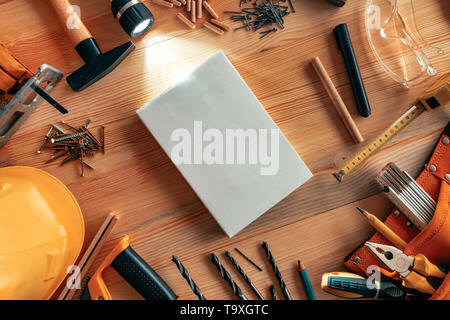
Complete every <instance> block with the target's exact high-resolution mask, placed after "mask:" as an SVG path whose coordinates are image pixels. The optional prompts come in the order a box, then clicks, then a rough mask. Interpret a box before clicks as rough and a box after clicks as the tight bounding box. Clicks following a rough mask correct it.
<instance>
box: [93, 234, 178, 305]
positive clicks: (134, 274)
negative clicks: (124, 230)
mask: <svg viewBox="0 0 450 320" xmlns="http://www.w3.org/2000/svg"><path fill="white" fill-rule="evenodd" d="M129 241H130V237H129V236H128V235H126V236H124V237H123V238H122V239H121V240H120V242H119V243H118V244H117V245H116V246H115V247H114V249H113V250H112V251H111V252H110V253H109V254H108V256H107V257H106V258H105V260H104V261H103V262H102V264H101V265H100V267H99V268H98V269H97V271H96V272H95V273H94V275H93V276H92V278H91V279H90V280H89V282H88V288H89V293H90V296H91V299H92V300H112V298H111V294H110V293H109V291H108V288H107V287H106V284H105V281H104V280H103V276H102V273H103V271H104V270H105V269H106V268H107V267H109V266H111V267H113V268H114V269H115V270H116V271H117V272H118V273H119V274H120V275H121V276H122V277H123V278H124V279H125V280H126V281H127V282H128V283H129V284H130V285H131V286H132V287H133V288H134V289H135V290H136V291H137V292H139V293H140V294H141V295H142V296H143V297H144V298H145V299H147V300H176V299H177V296H176V295H175V293H174V292H173V291H172V289H171V288H170V287H169V286H168V285H167V283H166V282H164V280H163V279H162V278H161V277H160V276H159V275H158V274H157V273H156V272H155V271H154V270H153V269H152V267H150V266H149V265H148V264H147V263H146V262H145V261H144V260H143V259H142V258H141V257H140V256H139V255H138V254H137V253H136V252H135V251H134V250H133V248H131V247H130V243H129Z"/></svg>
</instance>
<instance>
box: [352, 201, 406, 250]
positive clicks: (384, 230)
mask: <svg viewBox="0 0 450 320" xmlns="http://www.w3.org/2000/svg"><path fill="white" fill-rule="evenodd" d="M356 209H358V211H359V212H361V214H362V215H363V216H364V217H365V218H366V220H367V222H369V223H370V225H371V226H372V227H374V228H375V229H376V230H377V231H378V232H379V233H381V234H382V235H383V236H384V237H385V238H386V239H388V240H389V241H390V242H392V244H393V245H395V246H396V247H397V248H399V249H401V250H404V249H405V248H406V242H405V241H404V240H403V239H402V238H400V237H399V236H398V235H396V234H395V233H394V231H392V230H391V229H390V228H389V227H388V226H386V225H385V224H384V223H383V222H382V221H381V220H380V219H378V218H377V217H375V216H374V215H373V214H370V213H369V212H367V211H365V210H363V209H361V208H360V207H356Z"/></svg>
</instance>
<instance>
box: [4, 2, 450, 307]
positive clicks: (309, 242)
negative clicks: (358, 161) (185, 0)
mask: <svg viewBox="0 0 450 320" xmlns="http://www.w3.org/2000/svg"><path fill="white" fill-rule="evenodd" d="M144 2H145V3H146V4H148V5H149V7H150V8H151V10H152V12H153V13H154V15H155V18H156V23H155V25H154V27H153V29H152V31H151V32H150V33H149V34H148V35H146V36H145V37H143V38H141V39H139V40H137V41H136V46H137V49H136V50H135V51H134V52H133V53H132V55H131V56H130V57H128V58H127V59H126V60H125V61H124V62H123V63H122V64H121V65H120V66H119V67H118V68H117V69H116V70H115V71H114V72H113V73H112V74H110V75H109V76H107V77H106V78H104V79H103V80H101V81H100V82H98V83H96V84H94V85H93V86H91V87H90V88H88V89H86V90H84V91H83V92H81V93H74V92H73V91H72V90H71V89H70V88H69V87H68V85H67V84H66V83H65V82H62V83H61V84H59V85H58V86H57V88H56V89H55V90H54V91H53V96H54V98H55V99H57V100H58V101H59V102H61V103H62V104H63V105H64V106H66V108H68V109H69V110H70V113H69V115H68V116H66V117H64V118H62V116H61V115H60V114H58V113H57V112H56V111H55V110H54V109H53V108H50V107H48V106H46V105H44V104H41V106H40V107H39V108H38V109H37V110H36V111H35V112H34V114H33V115H32V116H31V118H30V119H29V120H28V121H27V122H26V124H25V125H23V126H22V128H21V129H20V130H19V132H18V133H17V134H16V135H15V136H14V137H13V138H12V139H11V140H10V141H9V142H8V143H7V144H6V146H5V147H3V148H2V149H1V150H0V163H1V164H2V165H3V166H5V165H25V166H33V167H38V168H41V169H44V170H46V171H48V172H50V173H51V174H53V175H55V176H56V177H58V178H59V179H60V180H61V181H62V182H64V183H65V184H66V185H67V186H68V187H69V189H70V190H71V191H72V192H73V194H74V195H75V197H76V198H77V199H78V201H79V203H80V205H81V208H82V210H83V213H84V217H85V222H86V239H85V246H86V245H87V244H88V243H89V242H90V240H91V239H92V237H93V236H94V234H95V232H96V231H97V229H98V228H99V226H100V225H101V223H102V222H103V220H104V218H105V217H106V215H107V214H108V213H109V212H115V213H117V214H120V216H121V219H120V221H119V223H118V225H117V226H116V228H115V230H114V233H113V235H112V238H111V240H110V241H108V242H107V244H106V246H105V247H104V249H103V250H102V252H101V254H100V255H99V256H98V258H97V260H96V263H95V264H94V266H93V268H96V267H97V266H98V264H99V263H100V261H101V260H102V259H103V258H104V257H105V256H106V254H107V253H108V251H109V250H111V248H112V247H113V246H114V245H115V243H116V242H117V240H118V239H119V238H120V237H121V236H122V235H124V234H129V235H130V237H131V242H132V246H133V247H134V249H135V250H136V251H137V252H138V253H139V254H140V255H141V256H142V257H143V258H144V259H145V260H146V261H148V262H149V263H150V264H151V265H152V267H153V268H154V269H156V270H157V272H158V273H159V274H160V275H161V276H162V277H163V278H164V279H165V280H166V281H167V282H168V284H169V285H170V286H171V287H172V288H173V289H174V291H175V292H176V293H177V294H179V295H181V296H183V297H184V298H187V299H189V298H195V296H194V295H193V294H192V293H191V291H190V289H189V288H188V286H187V284H186V282H185V280H184V279H183V278H181V276H180V275H179V273H178V271H177V269H176V267H175V265H174V264H173V263H172V262H171V256H172V255H177V256H179V258H180V259H181V261H182V262H183V263H184V265H185V266H186V267H187V268H188V270H189V272H190V273H191V276H192V277H193V278H194V280H195V281H196V282H197V283H198V285H199V286H200V287H201V289H202V291H203V293H204V294H205V296H206V297H207V298H208V299H234V296H233V295H232V294H231V291H230V289H229V287H228V286H227V284H226V283H224V281H223V280H222V279H221V278H219V275H218V273H217V270H215V268H214V267H213V266H212V264H211V263H209V261H208V253H210V252H215V253H216V254H218V255H219V256H220V257H223V251H224V250H225V249H228V250H230V249H232V248H234V247H238V248H239V249H241V250H242V251H243V252H245V253H247V254H248V255H249V256H250V257H252V258H253V259H254V260H255V261H256V262H257V263H258V264H260V265H261V266H262V267H263V268H264V272H259V271H257V270H255V269H254V268H252V267H251V266H250V265H249V264H247V263H246V262H245V261H244V260H243V259H240V257H238V256H237V257H236V258H237V259H238V260H239V261H240V262H241V263H242V266H243V267H244V268H245V270H246V271H247V272H248V274H249V276H250V277H251V278H252V279H253V281H254V282H255V284H256V286H257V287H258V288H259V289H260V290H261V291H262V292H263V294H264V295H265V296H267V297H269V293H268V287H269V286H270V284H272V283H274V284H275V283H276V280H275V278H274V276H273V272H272V271H271V270H270V267H269V265H268V263H267V261H266V259H265V258H264V256H263V250H262V249H261V246H260V244H261V241H263V240H265V241H267V242H268V243H269V245H270V248H271V250H272V253H273V254H274V256H275V257H276V260H277V262H278V264H279V267H280V269H281V272H282V273H283V275H284V277H285V278H286V283H287V285H288V287H289V289H290V290H291V293H292V296H293V298H294V299H305V293H304V290H303V289H302V287H301V284H300V281H299V279H298V275H297V273H296V263H297V259H299V258H300V259H302V261H303V262H304V263H305V264H306V265H307V266H308V270H309V274H310V277H311V280H312V283H313V286H314V288H315V290H316V294H317V296H318V298H321V299H333V298H334V297H333V296H331V295H328V294H326V293H324V292H322V290H320V278H321V274H322V273H323V272H328V271H344V266H343V259H344V257H345V256H346V255H347V254H348V253H349V252H350V251H351V250H353V249H354V248H355V247H356V246H357V245H359V244H360V243H361V242H362V241H363V240H365V239H367V238H368V237H369V236H370V235H371V234H372V233H373V229H371V228H370V227H369V226H368V224H367V223H366V222H365V221H363V220H362V219H361V217H360V216H359V215H358V214H357V213H355V210H354V207H355V206H356V205H360V206H362V207H364V208H366V209H367V210H370V211H372V212H373V213H375V214H377V215H378V216H379V217H385V216H386V214H387V212H388V211H389V209H390V208H391V204H390V203H389V202H388V201H387V200H386V199H385V198H384V196H383V195H381V194H378V193H379V190H378V188H377V186H376V185H375V183H374V179H373V177H374V176H375V174H376V173H377V172H378V171H379V170H380V169H381V168H382V166H383V165H385V164H386V163H387V162H388V161H395V162H396V163H398V165H399V166H401V167H402V168H404V169H405V170H408V171H409V172H410V173H412V174H417V173H418V172H419V170H420V168H421V167H422V165H423V162H424V160H425V159H426V156H427V155H428V154H429V152H430V151H431V150H432V148H433V145H434V143H435V141H436V139H437V138H438V136H439V134H440V132H441V131H442V129H443V128H444V127H445V125H446V123H447V122H448V120H449V118H450V117H449V108H448V107H447V108H443V109H438V110H435V111H433V112H429V113H426V114H423V115H422V116H421V117H420V118H419V119H418V120H416V121H415V122H414V123H413V124H412V125H410V126H409V127H408V128H407V129H405V131H404V132H403V133H401V134H400V135H398V136H397V137H396V138H395V139H394V140H393V141H391V142H390V143H389V145H387V146H386V147H385V148H384V149H383V150H382V151H381V152H379V153H378V154H377V155H376V156H374V157H372V158H371V159H370V160H369V161H368V162H367V163H366V164H365V165H364V166H363V167H362V168H361V169H360V170H359V171H358V173H357V174H355V175H354V176H352V177H351V178H349V179H348V180H346V181H345V182H344V183H341V184H338V183H337V182H336V180H335V179H334V178H333V177H332V176H331V173H332V172H333V170H334V169H335V159H337V158H339V155H341V156H342V155H343V154H346V152H347V153H348V151H349V150H351V146H352V145H353V144H352V141H351V138H350V136H349V134H348V133H347V131H346V130H345V129H344V128H343V125H342V123H341V122H340V120H339V118H338V115H337V113H336V111H335V110H334V108H333V107H332V106H331V101H330V100H329V98H328V96H327V94H326V92H325V90H324V89H323V87H322V85H321V84H320V82H319V80H318V78H317V76H316V75H315V73H314V71H313V68H312V67H311V65H310V64H309V63H310V61H311V59H312V58H314V57H315V56H317V55H318V56H320V57H321V59H322V61H323V63H324V65H325V66H326V68H327V70H328V71H329V73H330V74H331V77H332V80H333V81H334V82H335V85H336V86H337V88H338V91H339V92H340V93H341V95H342V97H343V99H344V101H345V102H346V104H347V106H348V108H349V110H350V112H351V114H352V115H353V116H354V119H355V121H356V123H357V125H358V126H359V128H360V130H361V132H362V134H363V136H364V137H365V138H366V139H369V138H372V137H374V136H375V135H376V134H377V133H379V132H381V131H382V130H383V129H385V128H386V127H387V125H388V124H390V123H391V122H393V121H394V120H395V119H396V118H397V117H399V116H400V115H401V114H402V113H403V112H404V111H406V110H407V109H408V107H409V106H410V105H411V103H413V101H414V99H415V98H416V97H417V96H419V95H420V93H421V92H422V91H423V89H424V88H425V87H426V86H427V85H429V84H430V82H428V83H426V84H423V85H419V86H417V87H414V88H412V89H409V90H408V89H406V88H404V87H403V86H401V85H399V84H396V83H394V82H393V81H392V80H391V79H390V78H389V77H388V76H387V74H386V73H385V72H384V71H383V69H382V68H381V66H380V65H379V63H378V62H377V61H376V59H375V57H374V55H373V54H372V52H371V51H370V48H369V45H368V42H367V38H366V35H365V30H364V5H365V1H354V0H353V1H348V3H347V5H346V6H345V7H343V8H340V9H338V8H336V7H334V6H332V5H330V4H329V3H327V2H326V1H325V0H323V1H322V0H302V1H295V5H296V9H297V13H295V14H293V15H290V16H289V17H287V19H286V29H285V30H284V31H282V32H280V31H279V32H277V33H276V34H275V35H272V36H270V37H267V38H266V39H264V40H262V41H261V40H258V36H259V35H258V34H257V33H252V32H247V31H244V30H240V31H236V32H229V33H226V35H224V36H223V37H219V36H217V35H215V34H213V33H211V32H210V31H208V30H206V29H205V28H199V29H197V30H194V31H190V30H187V29H186V27H185V26H184V25H183V24H181V23H180V22H179V21H178V20H177V19H176V17H175V14H176V12H177V11H178V10H179V9H166V8H163V7H159V6H156V5H152V4H151V3H150V1H144ZM210 3H211V4H212V5H213V7H215V8H216V9H217V11H218V12H219V13H221V12H222V11H223V10H234V9H237V8H238V3H239V1H238V0H227V1H219V0H210ZM73 4H77V5H80V7H81V15H82V19H83V21H84V22H85V24H86V25H87V27H88V28H89V29H90V31H91V33H92V34H93V35H94V37H95V38H96V39H97V41H98V43H99V45H100V47H101V48H102V49H103V50H109V49H111V48H113V47H115V46H117V45H119V44H121V43H124V42H126V41H128V40H129V39H128V37H127V36H126V34H125V33H124V32H123V31H122V30H121V27H120V26H119V24H118V23H117V22H115V21H114V19H113V17H112V15H111V12H110V5H109V1H106V0H97V1H88V0H77V1H75V0H74V1H73ZM445 6H446V2H445V1H437V0H422V1H416V9H417V15H418V20H419V23H420V25H421V28H422V31H423V35H424V37H425V38H426V39H428V40H429V42H430V43H431V44H433V45H436V46H440V47H441V48H442V49H444V50H445V51H446V52H447V53H448V51H449V50H450V41H449V40H450V27H449V20H448V17H446V16H445V14H444V12H450V11H449V10H448V7H445ZM221 16H222V18H223V19H224V18H225V15H224V14H221ZM343 22H345V23H347V24H348V26H349V29H350V32H351V36H352V39H353V43H354V47H355V50H356V54H357V57H358V60H359V64H360V67H361V72H362V75H363V78H364V81H365V85H366V89H367V92H368V95H369V100H370V102H371V105H372V109H373V114H372V116H371V117H370V118H368V119H363V118H361V117H359V116H358V115H357V112H356V108H355V104H354V102H353V96H352V93H351V89H350V85H349V80H348V77H347V75H346V71H345V68H344V65H343V61H342V57H341V56H340V53H339V52H338V51H337V47H336V44H335V40H334V38H333V35H332V29H333V27H334V26H336V25H337V24H339V23H343ZM229 23H231V22H229ZM199 25H200V24H199ZM18 26H20V27H18ZM0 30H2V33H1V35H0V40H1V41H2V42H3V43H5V44H6V45H7V46H8V47H9V48H10V50H11V51H12V52H13V53H14V55H16V56H17V57H18V58H19V60H21V61H22V62H23V63H24V64H25V65H27V66H28V67H29V68H30V69H31V70H37V68H38V66H39V65H41V64H43V63H48V64H51V65H52V66H54V67H56V68H58V69H60V70H61V71H63V72H64V73H65V74H69V73H70V72H72V71H74V70H75V69H77V68H78V67H79V66H81V64H82V62H81V59H80V58H79V57H78V56H77V54H76V53H75V51H74V50H73V49H72V46H71V44H70V42H69V40H68V38H67V37H66V36H65V34H64V31H63V29H62V27H61V26H60V25H59V24H58V22H57V20H56V19H54V14H53V11H52V9H51V8H50V7H49V6H48V5H47V3H46V1H43V0H32V1H29V0H0ZM219 49H221V50H223V51H224V52H225V54H226V55H227V56H228V57H229V59H230V60H231V61H232V63H233V64H234V65H235V67H236V68H237V70H238V71H239V72H240V73H241V75H242V77H243V78H244V80H245V81H246V82H247V83H248V85H249V86H250V88H251V89H252V90H253V91H254V93H255V94H256V96H257V97H258V98H259V99H260V101H261V102H262V104H263V105H264V106H265V108H266V109H267V111H268V112H269V114H270V115H271V116H272V118H273V119H274V121H275V122H276V123H277V125H278V126H279V127H280V128H281V130H282V131H283V133H284V134H285V135H286V136H287V138H288V140H289V141H290V142H291V143H292V144H293V146H294V148H295V149H296V150H297V152H298V153H299V155H300V156H301V157H302V158H303V159H304V161H305V162H306V164H307V165H308V166H309V168H310V169H311V171H312V172H313V173H314V175H315V176H314V178H313V179H311V180H310V181H309V182H308V183H307V184H305V185H304V186H302V187H301V188H299V189H298V190H297V191H295V192H294V193H293V194H291V195H290V196H289V197H288V198H287V199H285V200H283V201H282V202H281V203H279V204H278V205H276V206H275V207H274V208H273V209H271V210H270V211H269V212H267V213H266V214H264V215H263V216H262V217H261V218H259V219H258V220H256V221H255V222H254V223H252V224H251V225H250V226H249V227H247V228H246V229H245V230H244V231H242V232H241V233H239V234H238V235H237V236H235V237H234V238H232V239H228V238H227V237H226V236H225V234H224V233H223V232H222V231H221V229H220V228H219V226H218V224H217V223H216V222H215V221H214V219H213V218H212V216H211V215H210V214H209V213H208V212H207V210H206V209H205V207H204V206H203V204H202V203H201V202H200V200H199V199H198V198H197V196H196V195H195V193H194V192H193V190H192V189H191V188H190V187H189V185H188V183H187V182H186V181H185V180H184V179H183V177H182V176H181V174H180V173H179V172H178V171H177V169H176V168H175V166H174V165H173V164H172V163H171V162H170V160H169V158H168V157H167V156H166V155H165V154H164V152H163V151H162V149H161V148H160V147H159V145H158V143H157V142H156V141H155V139H154V138H153V137H152V135H151V134H150V133H149V132H148V131H147V130H146V128H145V127H144V126H143V124H142V123H141V122H140V120H139V119H138V117H137V116H136V114H135V112H136V110H137V109H138V108H140V107H141V106H142V105H143V104H144V103H146V102H147V101H149V100H150V99H152V98H153V97H155V96H156V95H157V94H158V93H160V92H161V91H162V90H164V89H165V88H166V87H168V86H169V85H171V84H173V83H174V82H175V81H176V79H178V78H179V77H180V76H182V75H184V74H186V72H188V71H189V70H191V69H192V68H193V67H195V66H197V65H198V64H199V63H201V62H202V61H203V60H204V59H206V58H207V57H209V56H210V55H212V54H213V53H214V52H216V51H217V50H219ZM434 63H435V66H436V68H437V69H438V70H439V72H440V73H441V74H442V73H444V72H448V71H449V69H450V65H449V64H448V54H446V55H443V56H440V57H438V58H436V59H435V60H434ZM62 119H65V120H67V121H68V122H69V123H73V124H75V125H79V124H82V123H84V121H85V120H87V119H92V120H93V124H92V126H93V128H95V126H100V125H104V126H106V141H107V152H106V154H105V155H101V154H99V155H96V156H95V158H94V159H93V161H92V162H93V164H94V165H95V167H96V170H95V171H89V172H87V176H86V177H84V178H81V177H80V176H79V171H78V170H79V169H78V167H76V166H75V164H72V165H66V166H60V165H59V164H58V163H57V162H55V163H51V164H45V162H46V160H47V159H48V156H49V155H48V153H46V154H42V155H37V154H36V150H37V148H38V147H39V145H40V143H41V141H42V139H43V136H44V135H45V133H46V132H47V130H48V125H49V124H50V123H57V122H58V121H61V120H62ZM222 260H223V262H224V264H225V266H227V267H228V268H227V269H229V271H230V272H231V273H232V276H233V277H234V278H235V279H236V281H237V282H238V284H239V285H240V286H241V288H243V290H244V292H245V293H246V294H247V295H248V296H249V297H251V298H253V299H254V298H256V297H255V296H254V295H253V293H252V292H251V291H250V290H249V289H248V287H247V286H246V285H245V284H244V283H243V281H241V279H240V277H239V276H238V274H237V273H236V272H235V270H234V269H233V268H232V267H231V266H230V264H229V263H228V261H225V258H223V259H222ZM105 278H106V281H107V283H108V285H109V287H110V290H111V292H112V295H113V297H114V298H123V299H129V298H139V295H138V294H137V293H136V292H134V291H133V289H131V288H130V287H129V286H128V284H126V283H125V282H124V281H123V280H122V279H121V278H120V277H119V276H118V275H117V274H116V273H115V272H114V271H112V270H110V271H107V272H106V275H105ZM276 288H277V293H278V296H280V297H281V292H280V290H279V287H278V285H277V284H276Z"/></svg>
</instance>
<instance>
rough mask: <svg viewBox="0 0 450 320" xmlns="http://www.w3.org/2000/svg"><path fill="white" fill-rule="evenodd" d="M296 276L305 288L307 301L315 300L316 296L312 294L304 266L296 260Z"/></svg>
mask: <svg viewBox="0 0 450 320" xmlns="http://www.w3.org/2000/svg"><path fill="white" fill-rule="evenodd" d="M297 270H298V274H299V275H300V279H301V280H302V283H303V287H304V288H305V291H306V295H307V296H308V299H309V300H317V298H316V294H315V293H314V290H313V287H312V285H311V280H309V276H308V272H307V271H306V267H305V265H304V264H303V263H302V262H301V261H300V260H298V269H297Z"/></svg>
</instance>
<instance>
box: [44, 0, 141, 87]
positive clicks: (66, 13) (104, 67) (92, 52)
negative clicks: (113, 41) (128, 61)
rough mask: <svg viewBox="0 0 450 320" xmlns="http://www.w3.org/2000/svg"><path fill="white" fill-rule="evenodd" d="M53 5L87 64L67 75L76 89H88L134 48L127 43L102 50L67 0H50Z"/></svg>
mask: <svg viewBox="0 0 450 320" xmlns="http://www.w3.org/2000/svg"><path fill="white" fill-rule="evenodd" d="M48 2H49V3H50V4H51V5H52V6H53V8H54V10H55V12H56V14H57V15H58V17H59V20H60V22H61V23H62V25H63V26H64V27H65V30H66V32H67V34H68V35H69V37H70V38H71V40H72V42H73V43H74V45H75V50H76V51H77V52H78V54H79V55H80V57H81V58H82V59H83V61H84V62H85V64H84V65H83V66H82V67H81V68H79V69H78V70H76V71H74V72H73V73H72V74H71V75H69V76H68V77H67V79H66V80H67V82H68V83H69V85H70V87H71V88H72V89H73V90H75V91H77V92H78V91H81V90H83V89H86V88H87V87H89V86H90V85H91V84H93V83H95V82H96V81H98V80H100V79H101V78H103V77H104V76H106V75H107V74H108V73H110V72H111V71H113V70H114V69H115V68H116V67H117V66H118V65H119V64H120V63H121V62H122V61H123V60H124V59H125V58H126V57H127V56H128V55H129V54H130V53H131V52H132V51H133V50H134V49H135V46H134V44H133V42H131V41H130V42H127V43H125V44H123V45H121V46H119V47H116V48H114V49H112V50H110V51H108V52H105V53H102V52H101V50H100V48H99V47H98V45H97V42H96V41H95V39H94V38H93V37H92V35H91V33H90V32H89V30H88V29H87V28H86V26H85V25H84V24H83V23H82V22H81V19H80V16H79V14H78V12H77V11H76V10H75V7H73V6H72V5H71V4H70V2H69V1H68V0H48Z"/></svg>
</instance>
